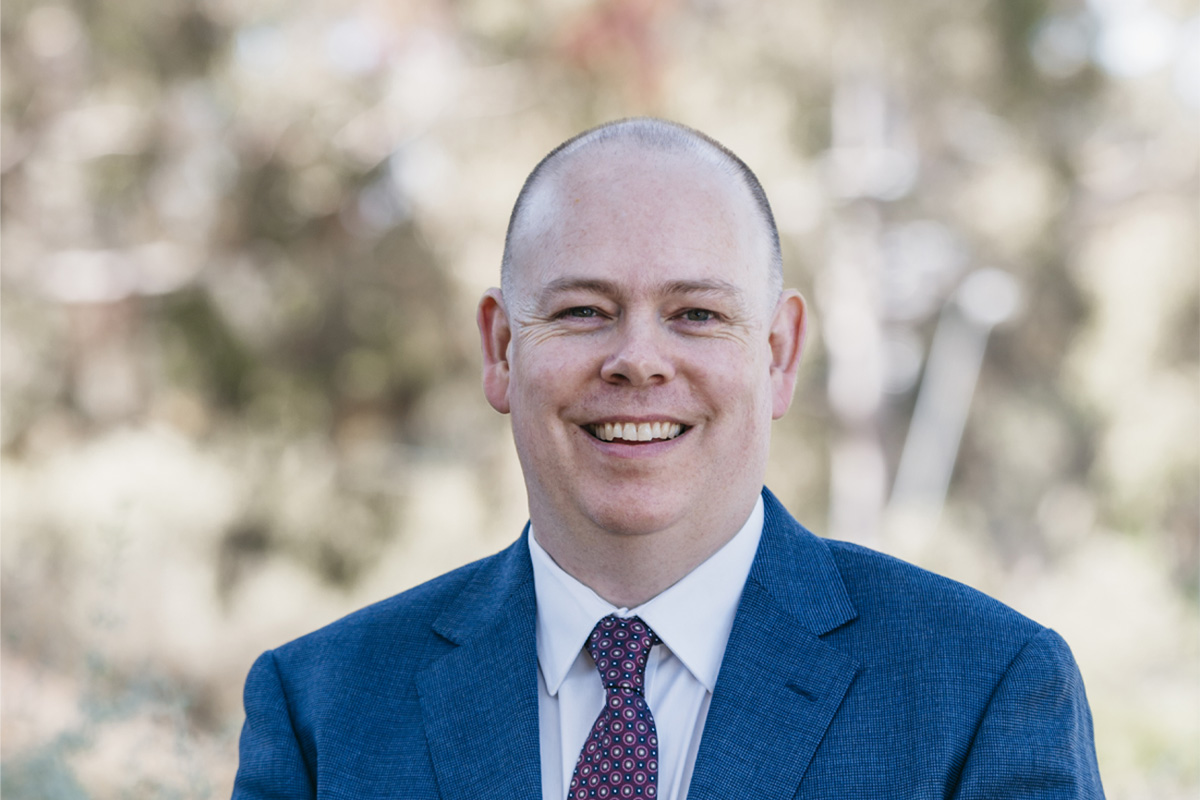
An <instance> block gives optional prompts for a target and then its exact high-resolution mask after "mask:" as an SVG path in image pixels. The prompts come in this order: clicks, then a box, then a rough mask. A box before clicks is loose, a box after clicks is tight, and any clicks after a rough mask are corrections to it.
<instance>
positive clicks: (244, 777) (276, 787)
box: [233, 650, 315, 800]
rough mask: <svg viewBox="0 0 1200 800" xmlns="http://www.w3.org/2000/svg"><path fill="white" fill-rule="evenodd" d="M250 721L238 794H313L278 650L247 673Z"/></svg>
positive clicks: (268, 798)
mask: <svg viewBox="0 0 1200 800" xmlns="http://www.w3.org/2000/svg"><path fill="white" fill-rule="evenodd" d="M244 703H245V706H246V723H245V725H243V726H242V738H241V743H240V745H239V747H238V751H239V764H238V771H237V777H236V778H235V779H234V782H233V800H300V798H304V800H312V798H314V797H315V794H314V789H313V777H312V775H311V774H310V772H309V768H308V764H307V762H306V761H305V758H304V753H303V751H302V750H301V748H300V743H299V741H298V740H297V738H296V731H295V729H294V727H293V725H292V717H291V712H290V710H289V709H288V702H287V696H286V695H285V694H284V691H283V683H282V681H281V680H280V677H279V669H278V667H277V665H276V663H275V656H274V654H273V653H272V652H271V651H269V650H268V651H267V652H265V653H263V654H262V655H261V656H259V657H258V660H257V661H255V662H254V666H252V667H251V668H250V675H249V677H247V678H246V690H245V694H244Z"/></svg>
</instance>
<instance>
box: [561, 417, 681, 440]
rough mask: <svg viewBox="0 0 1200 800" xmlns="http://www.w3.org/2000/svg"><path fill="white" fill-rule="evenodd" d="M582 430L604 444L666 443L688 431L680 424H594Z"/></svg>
mask: <svg viewBox="0 0 1200 800" xmlns="http://www.w3.org/2000/svg"><path fill="white" fill-rule="evenodd" d="M582 428H583V429H584V430H585V431H587V432H588V433H589V434H591V435H592V436H593V437H595V438H597V439H599V440H600V441H602V442H665V441H668V440H670V439H674V438H675V437H677V436H679V435H680V434H681V433H683V432H685V431H687V430H688V426H687V425H681V424H680V423H678V422H668V421H665V420H664V421H662V422H593V423H589V424H587V425H583V426H582Z"/></svg>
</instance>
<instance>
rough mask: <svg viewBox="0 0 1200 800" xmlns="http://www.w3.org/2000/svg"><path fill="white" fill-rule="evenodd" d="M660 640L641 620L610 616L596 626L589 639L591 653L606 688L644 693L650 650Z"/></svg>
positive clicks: (611, 690) (608, 689) (606, 689)
mask: <svg viewBox="0 0 1200 800" xmlns="http://www.w3.org/2000/svg"><path fill="white" fill-rule="evenodd" d="M659 641H661V640H660V639H659V638H658V637H657V636H655V635H654V631H652V630H650V626H649V625H647V624H646V623H644V622H642V620H641V619H639V618H638V617H628V618H622V617H618V616H616V615H615V614H609V615H608V616H607V617H605V618H604V619H602V620H600V621H599V622H597V623H596V627H595V628H593V629H592V635H591V636H589V637H588V642H587V646H588V652H590V653H591V654H592V659H593V660H594V661H595V662H596V669H597V670H599V671H600V678H601V680H603V681H604V689H605V691H606V692H608V693H611V692H613V691H616V690H620V689H627V690H631V691H634V692H637V693H638V694H642V693H643V688H644V685H645V681H646V661H647V660H648V659H649V658H650V648H651V647H653V646H654V645H655V644H657V643H658V642H659Z"/></svg>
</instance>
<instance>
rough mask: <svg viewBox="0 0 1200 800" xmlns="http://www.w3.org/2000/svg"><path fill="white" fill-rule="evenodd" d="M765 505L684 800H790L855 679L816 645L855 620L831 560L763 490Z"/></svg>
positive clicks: (853, 667) (849, 668)
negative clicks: (760, 531) (759, 537)
mask: <svg viewBox="0 0 1200 800" xmlns="http://www.w3.org/2000/svg"><path fill="white" fill-rule="evenodd" d="M764 501H765V503H764V505H765V511H766V516H765V523H764V526H763V537H762V541H761V542H760V544H759V550H758V554H757V555H756V556H755V560H754V565H753V567H751V570H750V576H749V578H748V579H747V581H746V588H745V589H744V590H743V592H742V599H741V603H740V604H739V606H738V613H737V617H736V619H735V621H734V625H733V630H732V632H731V633H730V636H729V643H728V645H727V646H726V648H725V658H724V660H723V661H722V662H721V672H720V675H719V676H718V678H717V685H716V688H715V691H714V692H713V698H712V704H711V705H710V707H709V711H708V717H707V719H706V721H705V728H704V736H703V739H702V740H701V743H700V749H699V752H698V753H697V756H696V765H695V768H694V771H693V773H692V781H691V787H690V789H689V791H688V800H705V799H706V798H712V799H713V800H717V799H718V798H728V797H759V798H785V797H786V798H790V797H794V796H795V794H796V791H797V790H798V788H799V785H800V781H801V779H802V778H803V777H804V773H805V771H806V770H807V769H808V764H809V762H810V761H811V760H812V757H813V754H814V753H815V752H816V749H817V747H818V746H819V745H820V743H821V740H822V738H823V737H824V735H825V731H826V729H827V728H828V727H829V724H830V722H831V721H832V720H833V717H834V715H835V714H836V713H837V710H838V708H839V707H840V706H841V703H842V700H843V698H844V697H845V695H846V692H847V691H848V690H849V688H850V685H851V683H852V682H853V681H854V676H855V674H856V673H857V671H858V665H857V664H856V663H855V662H854V660H853V659H851V658H850V657H849V656H847V655H846V654H844V653H842V652H841V651H839V650H837V649H836V648H834V647H832V646H831V645H828V644H826V643H825V642H824V641H822V640H821V638H820V636H821V635H822V634H825V633H827V632H829V631H831V630H833V629H834V628H837V627H840V626H841V625H844V624H846V623H847V622H849V621H851V620H852V619H853V618H854V616H855V612H854V608H853V606H852V605H851V603H850V600H849V598H848V596H847V595H846V592H845V588H844V586H843V584H842V581H841V576H840V575H839V573H838V571H837V566H836V564H835V563H834V562H833V557H832V556H831V555H830V553H829V550H828V548H827V547H826V546H825V544H824V543H823V542H821V540H819V539H817V538H816V537H815V536H813V535H812V534H810V533H808V532H807V531H805V530H804V529H803V528H801V527H800V526H799V525H798V524H797V523H796V522H795V520H793V519H792V518H791V516H790V515H788V513H787V512H786V511H785V510H784V509H783V507H782V506H781V505H779V503H778V501H776V500H775V498H774V497H773V496H772V495H771V494H770V492H768V491H766V490H764Z"/></svg>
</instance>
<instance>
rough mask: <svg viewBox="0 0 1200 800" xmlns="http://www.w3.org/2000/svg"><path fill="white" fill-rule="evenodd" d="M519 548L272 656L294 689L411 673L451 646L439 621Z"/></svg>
mask: <svg viewBox="0 0 1200 800" xmlns="http://www.w3.org/2000/svg"><path fill="white" fill-rule="evenodd" d="M519 544H520V541H518V542H517V543H516V544H514V545H512V546H510V547H509V548H507V549H505V550H503V551H501V552H499V553H496V554H494V555H491V556H488V557H486V558H482V559H480V560H478V561H474V562H472V563H470V564H466V565H464V566H462V567H459V568H457V569H455V570H452V571H450V572H447V573H445V574H443V575H440V576H438V577H436V578H433V579H432V580H429V581H426V582H425V583H422V584H419V585H417V586H415V587H413V588H411V589H408V590H407V591H404V592H401V593H400V594H396V595H393V596H392V597H389V598H386V599H384V600H380V601H378V602H376V603H372V604H371V605H368V606H365V607H363V608H360V609H358V610H357V611H354V612H352V613H350V614H348V615H346V616H345V617H342V618H341V619H338V620H336V621H334V622H331V623H330V624H328V625H326V626H324V627H322V628H319V629H317V630H315V631H313V632H311V633H308V634H306V635H304V636H301V637H299V638H297V639H294V640H292V641H290V642H287V643H286V644H283V645H281V646H279V647H277V648H275V649H274V650H272V651H270V655H271V656H272V658H273V659H274V661H275V663H276V664H277V665H278V669H279V670H280V673H281V674H282V675H284V676H285V680H288V682H289V683H295V684H296V685H306V684H310V683H312V682H314V680H315V681H316V682H324V681H325V680H334V681H336V680H339V674H341V673H347V672H348V673H355V674H357V675H358V676H359V677H361V675H362V670H363V668H364V667H365V666H368V665H369V667H370V671H372V672H375V671H380V672H383V673H391V674H392V675H402V674H412V673H413V672H414V671H415V670H417V669H419V668H420V666H421V665H423V664H427V663H429V662H430V661H431V660H433V659H435V658H437V657H438V656H440V655H442V654H443V653H445V652H447V651H448V650H450V649H451V648H452V647H453V644H452V643H451V642H450V641H448V640H447V639H445V638H444V637H442V636H440V635H439V634H438V633H437V631H436V625H435V623H436V622H437V620H438V619H439V617H441V616H442V614H443V613H444V612H445V611H446V610H447V609H448V608H451V607H453V606H454V605H455V604H456V603H458V602H460V601H461V598H462V597H463V596H464V594H465V593H467V592H469V590H470V587H471V586H472V584H473V583H474V582H476V580H477V579H479V578H480V577H481V576H483V575H486V574H489V573H493V572H495V570H496V569H497V568H502V567H503V565H504V564H505V562H507V561H510V560H511V557H512V555H513V549H514V548H516V547H517V546H518V545H519ZM345 677H349V676H345ZM289 679H290V680H289Z"/></svg>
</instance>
